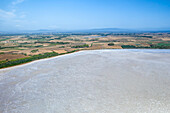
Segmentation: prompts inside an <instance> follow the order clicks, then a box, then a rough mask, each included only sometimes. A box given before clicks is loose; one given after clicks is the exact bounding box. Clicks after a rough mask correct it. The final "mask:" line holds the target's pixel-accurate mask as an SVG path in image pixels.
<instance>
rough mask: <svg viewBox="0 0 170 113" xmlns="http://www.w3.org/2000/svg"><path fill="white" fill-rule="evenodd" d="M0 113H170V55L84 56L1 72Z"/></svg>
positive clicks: (155, 52) (111, 53) (148, 52)
mask: <svg viewBox="0 0 170 113" xmlns="http://www.w3.org/2000/svg"><path fill="white" fill-rule="evenodd" d="M0 113H170V50H93V51H81V52H77V53H73V54H69V55H63V56H59V57H54V58H50V59H43V60H39V61H35V62H32V63H28V64H24V65H20V66H15V67H11V68H7V69H1V70H0Z"/></svg>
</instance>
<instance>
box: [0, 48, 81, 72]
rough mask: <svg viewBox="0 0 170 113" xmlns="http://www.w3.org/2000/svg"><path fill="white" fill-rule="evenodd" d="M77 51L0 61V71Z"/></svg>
mask: <svg viewBox="0 0 170 113" xmlns="http://www.w3.org/2000/svg"><path fill="white" fill-rule="evenodd" d="M76 51H79V50H78V49H77V50H73V51H70V52H67V53H61V54H58V53H56V52H50V53H44V54H38V55H33V56H29V57H26V58H20V59H15V60H10V61H8V60H4V61H0V69H1V68H6V67H11V66H15V65H19V64H23V63H28V62H31V61H34V60H39V59H44V58H50V57H54V56H58V55H64V54H68V53H73V52H76Z"/></svg>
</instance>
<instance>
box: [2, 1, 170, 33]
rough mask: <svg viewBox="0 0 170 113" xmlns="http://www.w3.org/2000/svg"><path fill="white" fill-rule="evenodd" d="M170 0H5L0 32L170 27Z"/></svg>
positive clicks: (160, 28) (164, 28)
mask: <svg viewBox="0 0 170 113" xmlns="http://www.w3.org/2000/svg"><path fill="white" fill-rule="evenodd" d="M169 6H170V1H169V0H128V1H127V0H48V1H47V0H36V1H35V0H1V1H0V31H21V30H38V29H55V30H57V29H58V30H78V29H79V30H80V29H96V28H125V29H145V30H150V29H157V30H166V29H170V21H169V20H170V7H169Z"/></svg>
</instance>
